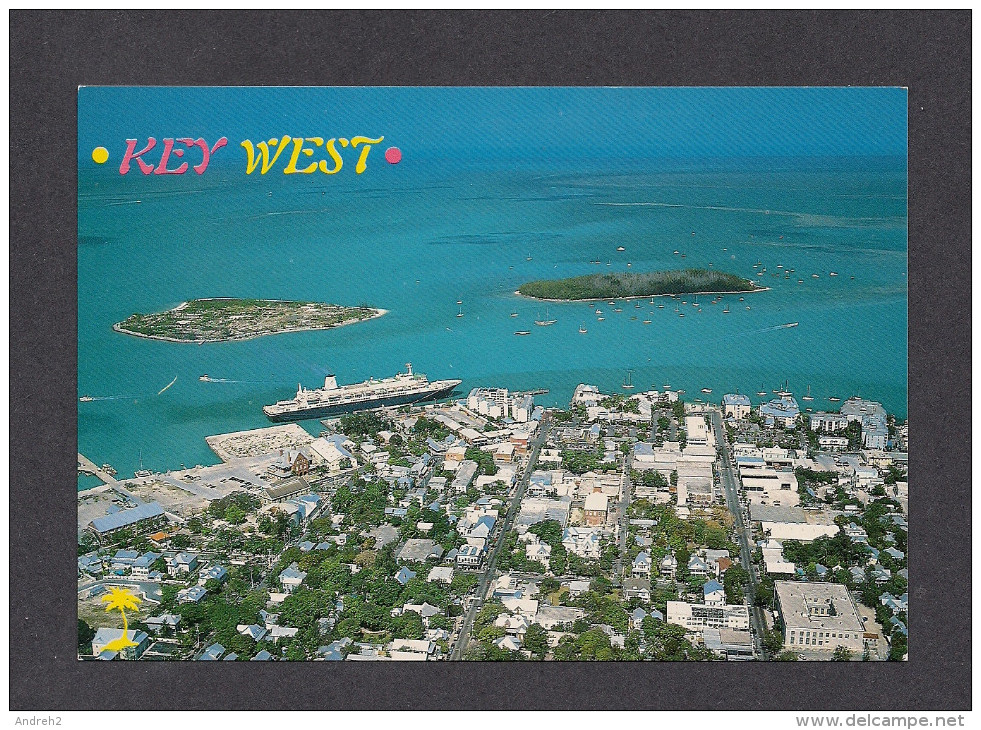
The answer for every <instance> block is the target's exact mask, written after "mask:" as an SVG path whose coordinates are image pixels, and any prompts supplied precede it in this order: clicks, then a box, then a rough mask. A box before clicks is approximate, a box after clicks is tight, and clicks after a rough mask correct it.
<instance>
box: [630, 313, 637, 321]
mask: <svg viewBox="0 0 981 730" xmlns="http://www.w3.org/2000/svg"><path fill="white" fill-rule="evenodd" d="M636 319H637V315H636V314H632V315H630V321H631V322H633V321H634V320H636Z"/></svg>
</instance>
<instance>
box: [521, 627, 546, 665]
mask: <svg viewBox="0 0 981 730" xmlns="http://www.w3.org/2000/svg"><path fill="white" fill-rule="evenodd" d="M524 648H525V649H527V650H528V651H530V652H531V654H532V656H533V657H535V658H536V659H544V658H545V654H546V653H547V652H548V632H547V631H546V630H545V629H544V628H543V627H542V626H541V625H540V624H532V625H531V626H529V627H528V631H527V632H525V639H524Z"/></svg>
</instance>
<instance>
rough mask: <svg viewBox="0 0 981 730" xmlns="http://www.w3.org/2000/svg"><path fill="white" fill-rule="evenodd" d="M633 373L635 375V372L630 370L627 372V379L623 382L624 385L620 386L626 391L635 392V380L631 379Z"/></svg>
mask: <svg viewBox="0 0 981 730" xmlns="http://www.w3.org/2000/svg"><path fill="white" fill-rule="evenodd" d="M632 373H633V370H628V371H627V379H626V380H624V381H623V385H621V386H620V387H621V388H623V389H624V390H633V387H634V383H633V379H632V378H631V374H632Z"/></svg>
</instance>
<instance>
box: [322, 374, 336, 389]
mask: <svg viewBox="0 0 981 730" xmlns="http://www.w3.org/2000/svg"><path fill="white" fill-rule="evenodd" d="M336 389H337V378H336V377H335V376H334V375H328V376H327V377H326V378H324V390H336Z"/></svg>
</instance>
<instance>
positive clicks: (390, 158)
mask: <svg viewBox="0 0 981 730" xmlns="http://www.w3.org/2000/svg"><path fill="white" fill-rule="evenodd" d="M385 161H386V162H387V163H388V164H389V165H397V164H399V163H400V162H401V161H402V150H400V149H399V148H398V147H389V148H388V149H387V150H385Z"/></svg>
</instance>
